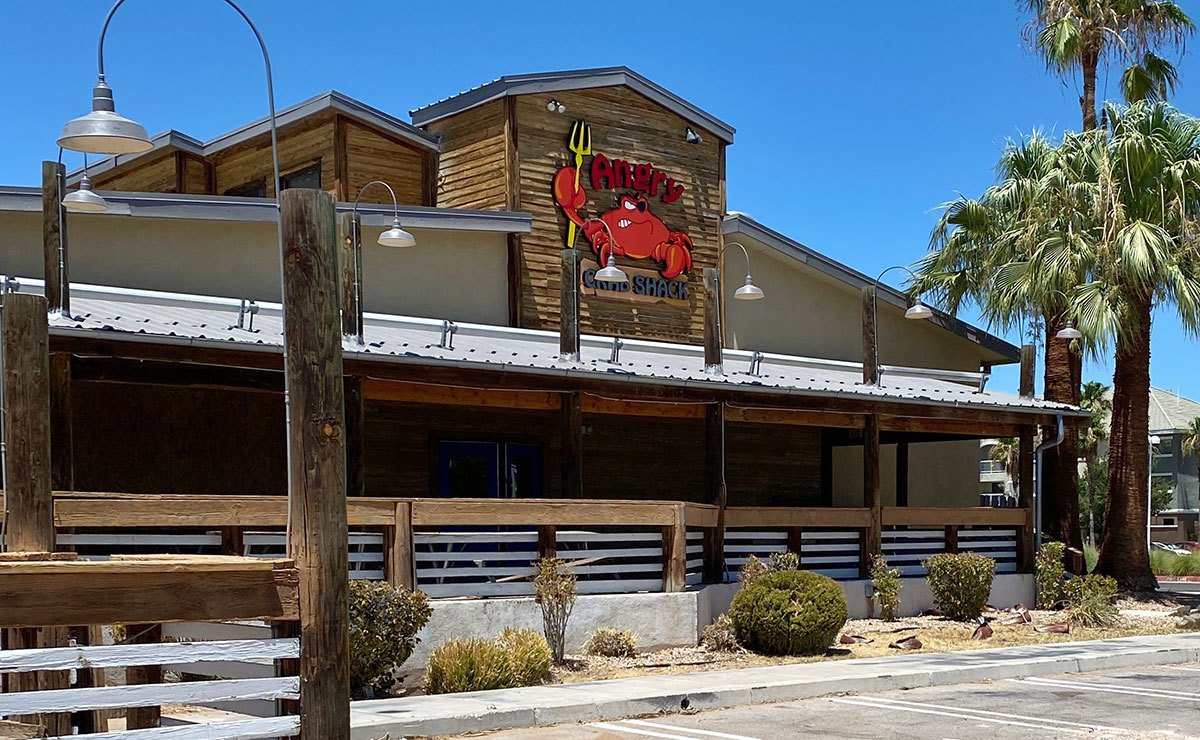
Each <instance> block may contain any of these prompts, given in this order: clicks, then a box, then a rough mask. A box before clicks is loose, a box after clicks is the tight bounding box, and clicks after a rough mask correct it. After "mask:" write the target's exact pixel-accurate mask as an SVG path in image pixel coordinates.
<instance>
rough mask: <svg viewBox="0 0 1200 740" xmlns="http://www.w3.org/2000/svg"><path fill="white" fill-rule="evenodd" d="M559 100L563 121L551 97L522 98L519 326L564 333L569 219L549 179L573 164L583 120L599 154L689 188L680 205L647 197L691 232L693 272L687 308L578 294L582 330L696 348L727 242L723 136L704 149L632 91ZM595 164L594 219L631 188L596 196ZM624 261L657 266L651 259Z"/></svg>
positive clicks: (710, 138)
mask: <svg viewBox="0 0 1200 740" xmlns="http://www.w3.org/2000/svg"><path fill="white" fill-rule="evenodd" d="M555 97H556V98H557V99H558V100H559V101H560V102H561V103H563V104H564V105H566V107H567V113H566V114H565V115H560V114H558V113H552V112H550V111H548V110H546V96H545V95H525V96H520V97H517V98H516V118H517V122H518V123H517V142H518V147H517V149H518V159H519V162H520V197H519V200H518V202H519V206H520V210H522V211H528V212H530V213H532V214H533V231H532V233H531V234H529V235H523V236H521V238H520V243H521V248H520V259H521V265H520V275H521V280H522V285H521V297H522V305H521V325H522V326H525V327H529V328H536V329H553V328H556V327H557V326H558V322H559V281H560V276H561V271H562V260H561V256H560V255H561V250H562V249H563V246H564V242H565V238H566V233H567V219H566V217H565V216H564V215H563V214H562V211H561V209H559V208H558V206H557V204H555V202H554V199H553V196H552V192H551V181H552V179H553V177H554V173H555V172H556V171H558V169H559V168H560V167H563V166H565V165H567V164H574V160H573V156H572V155H571V154H570V153H569V152H568V151H567V148H566V145H567V136H568V134H569V131H570V126H571V122H572V121H574V120H584V121H587V122H588V124H589V125H590V126H591V132H592V151H593V153H602V154H604V155H605V156H607V157H608V158H610V159H613V158H620V159H624V160H627V161H629V162H630V163H646V162H648V163H651V164H653V165H654V166H655V167H657V168H659V169H661V170H663V171H664V172H665V173H666V174H667V175H668V176H669V177H673V178H675V179H676V180H677V181H678V182H680V183H682V184H683V186H684V193H683V197H682V198H680V199H679V200H677V201H675V202H674V203H664V202H662V201H661V200H659V199H658V198H650V199H649V201H650V208H651V210H652V211H653V212H654V214H655V215H656V216H658V217H659V218H660V219H662V221H663V222H664V223H665V224H666V225H667V227H668V228H670V229H674V230H679V231H685V232H687V234H688V235H689V236H690V237H691V238H692V241H693V243H694V245H695V246H694V249H693V251H692V259H693V267H692V271H691V274H690V275H687V276H686V279H687V283H688V288H689V290H688V296H689V303H688V305H687V306H686V307H678V306H668V305H665V304H661V303H638V304H632V303H629V302H627V301H623V300H613V299H606V298H603V297H588V296H581V309H580V316H581V324H582V327H583V330H584V331H591V332H596V333H600V334H615V335H620V336H627V337H628V336H636V337H653V338H662V339H671V340H675V341H683V342H699V341H700V340H701V338H702V336H703V326H704V324H703V313H704V310H703V309H704V307H703V291H702V290H701V285H700V275H701V271H702V270H703V268H704V267H709V266H713V265H715V264H716V258H717V250H718V248H719V245H720V243H721V217H722V214H723V213H724V211H725V203H724V188H723V187H722V176H723V166H722V160H723V158H724V147H723V146H722V144H721V143H720V142H719V140H718V139H717V137H716V135H714V134H712V133H710V132H708V131H703V130H701V131H700V134H701V136H702V137H703V142H702V143H700V144H689V143H687V142H686V141H685V138H684V131H685V129H686V128H687V126H688V125H689V124H688V123H687V122H686V121H684V120H683V119H682V118H680V117H679V116H678V115H676V114H675V113H672V112H671V111H668V110H666V109H665V108H662V107H661V106H659V105H657V104H656V103H653V102H651V101H650V100H649V99H647V98H645V97H643V96H642V95H640V94H638V93H636V92H634V91H632V90H630V89H628V88H625V87H605V88H596V89H591V90H579V91H571V92H562V93H555ZM693 128H695V127H694V126H693ZM591 159H592V158H591V157H585V158H584V163H583V168H584V174H583V176H582V177H581V179H580V184H581V185H582V186H583V187H584V188H585V189H587V190H588V204H587V205H586V206H585V208H586V211H587V214H588V215H590V216H596V215H599V214H602V213H604V212H606V211H608V210H609V209H611V208H614V207H615V206H616V204H617V199H618V197H619V195H620V194H622V192H626V191H620V190H594V189H592V187H591V183H590V178H589V177H588V170H589V167H590V163H591ZM576 246H577V247H581V246H582V247H586V246H587V241H586V240H585V239H579V240H578V241H577V243H576ZM589 253H590V250H589ZM625 264H628V265H630V266H633V267H646V268H653V264H652V263H651V262H648V261H647V262H636V263H635V262H629V261H626V262H625Z"/></svg>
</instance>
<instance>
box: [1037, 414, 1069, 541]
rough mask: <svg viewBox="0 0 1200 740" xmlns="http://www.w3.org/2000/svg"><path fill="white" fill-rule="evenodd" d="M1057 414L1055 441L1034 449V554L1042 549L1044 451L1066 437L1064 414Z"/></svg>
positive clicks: (1045, 442) (1047, 441)
mask: <svg viewBox="0 0 1200 740" xmlns="http://www.w3.org/2000/svg"><path fill="white" fill-rule="evenodd" d="M1055 416H1056V417H1057V420H1058V436H1056V437H1055V439H1054V441H1053V442H1051V441H1050V440H1044V441H1043V442H1042V443H1041V444H1040V445H1038V447H1037V449H1036V450H1034V459H1035V460H1037V467H1036V470H1035V472H1034V475H1035V476H1036V479H1037V483H1036V485H1034V491H1035V493H1034V497H1033V512H1034V516H1033V522H1034V524H1033V528H1034V541H1033V551H1034V554H1036V553H1037V551H1038V550H1041V549H1042V487H1043V486H1044V485H1045V476H1044V475H1043V474H1042V472H1043V471H1042V453H1043V452H1045V451H1046V450H1049V449H1052V448H1054V447H1058V446H1059V445H1060V444H1062V441H1063V438H1064V437H1065V432H1064V430H1063V415H1062V414H1056V415H1055Z"/></svg>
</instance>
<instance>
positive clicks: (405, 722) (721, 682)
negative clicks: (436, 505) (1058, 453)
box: [351, 632, 1200, 740]
mask: <svg viewBox="0 0 1200 740" xmlns="http://www.w3.org/2000/svg"><path fill="white" fill-rule="evenodd" d="M1190 661H1200V633H1194V632H1193V633H1182V634H1176V635H1152V636H1145V637H1122V638H1117V639H1114V640H1094V641H1089V642H1066V643H1058V644H1053V645H1028V646H1021V647H1011V648H997V649H993V650H970V651H963V652H958V653H927V654H918V655H911V654H909V655H897V656H896V657H894V658H870V659H861V660H837V661H829V662H823V663H806V664H797V665H785V666H770V667H760V668H742V669H738V670H727V671H709V672H704V673H686V674H680V675H675V676H647V677H644V678H622V679H614V680H610V681H592V682H589V683H576V684H553V685H547V686H530V687H527V688H521V689H505V690H500V691H478V692H473V693H466V694H445V695H441V696H414V697H408V698H402V699H378V700H373V701H359V702H354V703H353V704H352V705H351V726H352V729H351V737H352V738H354V739H355V740H373V739H374V738H380V737H383V736H384V735H385V734H388V735H390V737H391V740H397V738H400V737H403V736H405V735H455V734H459V733H463V732H476V731H483V730H501V729H512V728H517V727H534V726H537V725H549V724H558V723H563V722H593V721H596V720H601V719H612V718H619V717H631V716H636V715H643V714H657V713H664V712H677V711H679V710H680V709H715V708H720V707H731V706H738V705H744V704H754V703H759V702H777V701H792V700H796V699H806V698H810V697H814V696H823V695H827V694H838V693H857V692H873V691H890V690H895V689H911V688H918V687H922V686H939V685H946V684H956V683H969V682H975V681H982V680H984V679H993V680H995V679H1004V678H1016V677H1021V676H1038V675H1046V674H1053V673H1068V672H1073V671H1083V670H1102V669H1109V668H1123V667H1128V666H1137V665H1155V664H1164V663H1183V662H1190Z"/></svg>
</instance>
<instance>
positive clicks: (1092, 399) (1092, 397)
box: [1079, 380, 1112, 546]
mask: <svg viewBox="0 0 1200 740" xmlns="http://www.w3.org/2000/svg"><path fill="white" fill-rule="evenodd" d="M1108 391H1109V387H1108V386H1107V385H1104V384H1103V383H1098V382H1096V381H1094V380H1092V381H1088V382H1087V383H1084V384H1083V392H1082V393H1081V394H1080V399H1081V400H1080V405H1081V406H1083V407H1084V408H1085V409H1087V410H1088V411H1090V412H1091V413H1092V419H1091V421H1090V422H1089V423H1088V425H1087V426H1085V427H1083V429H1081V430H1080V432H1079V448H1080V452H1082V453H1083V467H1084V471H1085V472H1084V475H1085V476H1086V477H1087V489H1088V506H1087V541H1088V544H1089V545H1092V546H1095V544H1096V521H1095V519H1096V518H1095V515H1094V513H1095V511H1096V453H1097V451H1098V449H1099V447H1100V443H1101V442H1103V441H1104V440H1106V439H1108V415H1109V414H1110V413H1112V401H1111V400H1110V399H1109V397H1108Z"/></svg>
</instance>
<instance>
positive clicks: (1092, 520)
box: [1084, 447, 1096, 547]
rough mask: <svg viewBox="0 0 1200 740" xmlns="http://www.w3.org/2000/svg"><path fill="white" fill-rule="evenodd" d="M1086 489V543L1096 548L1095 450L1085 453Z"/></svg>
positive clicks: (1093, 448) (1091, 449)
mask: <svg viewBox="0 0 1200 740" xmlns="http://www.w3.org/2000/svg"><path fill="white" fill-rule="evenodd" d="M1084 465H1085V466H1086V468H1087V489H1088V510H1087V515H1088V517H1087V519H1088V536H1087V543H1088V544H1089V545H1091V546H1092V547H1095V546H1096V448H1095V447H1092V448H1090V449H1088V451H1087V462H1085V463H1084Z"/></svg>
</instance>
